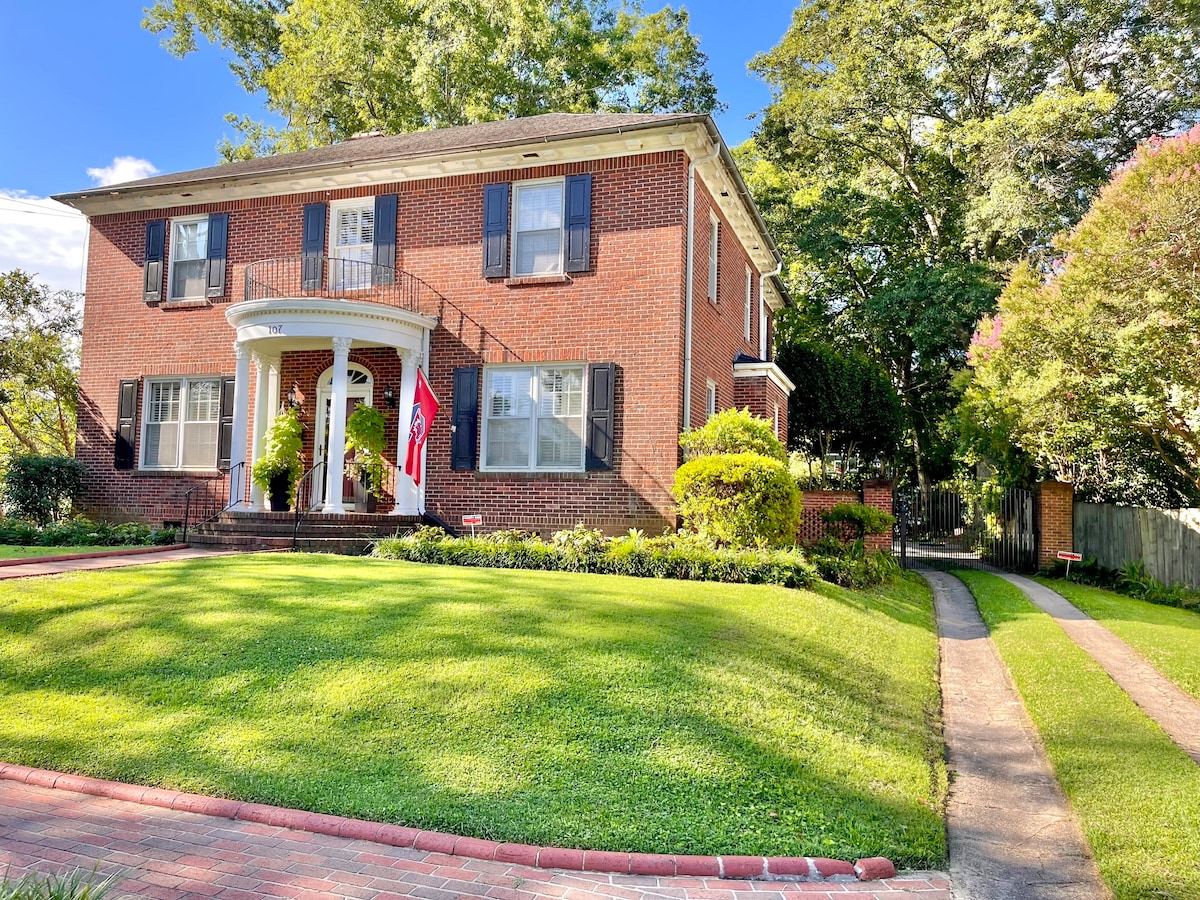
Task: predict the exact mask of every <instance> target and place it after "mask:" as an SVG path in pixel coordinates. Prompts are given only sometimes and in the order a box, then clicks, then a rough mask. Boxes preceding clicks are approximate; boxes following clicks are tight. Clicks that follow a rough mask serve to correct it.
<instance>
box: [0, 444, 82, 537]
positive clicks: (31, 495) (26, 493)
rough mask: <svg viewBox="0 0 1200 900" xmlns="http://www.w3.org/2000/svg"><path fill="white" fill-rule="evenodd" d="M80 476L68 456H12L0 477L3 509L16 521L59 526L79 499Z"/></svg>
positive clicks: (76, 463)
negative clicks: (24, 520)
mask: <svg viewBox="0 0 1200 900" xmlns="http://www.w3.org/2000/svg"><path fill="white" fill-rule="evenodd" d="M84 474H85V470H84V467H83V463H81V462H79V460H77V459H72V458H71V457H69V456H37V455H26V456H14V457H13V458H12V459H10V460H9V461H8V471H7V472H5V473H4V506H5V508H6V509H7V510H8V511H9V512H10V513H12V514H13V515H14V517H16V518H18V519H28V520H29V521H31V522H36V523H37V524H39V525H45V524H46V523H47V522H60V521H62V520H63V519H64V518H65V517H66V516H67V515H69V514H70V512H71V504H72V503H74V502H75V501H76V500H78V499H79V498H80V497H81V496H82V495H83V478H84Z"/></svg>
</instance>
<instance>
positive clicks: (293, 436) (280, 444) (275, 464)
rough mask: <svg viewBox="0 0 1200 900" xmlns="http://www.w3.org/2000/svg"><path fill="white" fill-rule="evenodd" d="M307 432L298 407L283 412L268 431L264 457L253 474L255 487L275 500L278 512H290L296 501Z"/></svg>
mask: <svg viewBox="0 0 1200 900" xmlns="http://www.w3.org/2000/svg"><path fill="white" fill-rule="evenodd" d="M303 430H304V426H303V425H302V424H301V422H300V410H299V409H298V408H297V407H294V406H293V407H290V408H288V409H285V410H282V411H281V412H280V413H279V415H277V416H276V417H275V421H273V422H272V423H271V427H270V428H268V429H267V433H266V435H265V436H264V438H263V453H262V456H260V457H259V458H258V461H257V462H256V463H255V464H254V468H253V470H252V471H251V477H252V478H253V479H254V483H255V484H257V485H258V486H259V487H260V488H262V489H263V490H264V491H266V492H267V496H268V497H270V498H271V509H272V511H274V512H283V511H284V510H286V509H288V507H290V506H291V505H292V501H293V500H294V499H295V495H296V481H297V480H298V479H299V478H300V474H301V473H302V472H303V464H302V462H301V459H300V447H301V433H302V432H303Z"/></svg>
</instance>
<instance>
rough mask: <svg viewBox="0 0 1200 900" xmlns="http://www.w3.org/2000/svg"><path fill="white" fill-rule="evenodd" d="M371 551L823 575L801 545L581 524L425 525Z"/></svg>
mask: <svg viewBox="0 0 1200 900" xmlns="http://www.w3.org/2000/svg"><path fill="white" fill-rule="evenodd" d="M372 555H373V556H376V557H379V558H381V559H404V560H409V561H411V562H426V563H440V564H443V565H452V566H487V567H491V568H499V569H550V570H557V571H568V572H595V573H600V574H606V575H632V576H634V577H638V578H678V579H683V580H687V581H724V582H733V583H740V584H778V585H782V586H784V587H804V586H805V585H808V584H811V583H812V582H813V581H815V580H816V577H817V576H816V570H815V569H814V568H813V566H812V565H811V564H810V563H809V562H808V561H807V560H806V558H805V556H804V554H803V553H802V552H801V551H800V550H797V549H795V548H792V549H787V550H749V549H734V548H728V547H715V546H713V545H712V544H711V543H709V542H708V541H706V540H705V539H703V538H701V537H699V536H697V535H691V534H668V535H663V536H662V537H652V538H648V537H645V536H644V535H643V534H642V533H641V532H638V531H631V532H630V533H629V534H628V535H625V536H622V537H617V538H607V537H605V536H604V535H603V534H602V533H601V532H599V531H597V530H595V529H589V528H585V527H584V526H582V525H580V526H577V527H576V528H574V529H572V530H570V531H560V532H558V534H556V535H555V536H554V537H553V538H552V539H551V540H549V541H547V540H544V539H542V538H540V537H538V536H537V535H533V534H526V533H524V532H519V531H498V532H494V533H492V534H484V535H479V536H477V537H458V538H455V537H451V536H450V535H448V534H447V533H446V532H445V531H443V530H442V529H440V528H431V527H422V528H418V529H417V530H416V531H414V532H413V533H412V534H407V535H400V536H396V537H391V538H384V539H382V540H380V541H378V542H377V543H376V544H375V547H374V549H373V550H372Z"/></svg>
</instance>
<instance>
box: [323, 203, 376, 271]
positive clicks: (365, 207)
mask: <svg viewBox="0 0 1200 900" xmlns="http://www.w3.org/2000/svg"><path fill="white" fill-rule="evenodd" d="M330 212H331V213H332V215H331V216H330V223H329V229H330V234H329V248H330V252H329V255H330V257H332V262H331V263H330V266H329V280H330V285H329V286H330V287H331V288H332V289H334V290H355V289H357V288H366V287H370V286H371V266H372V265H373V263H374V261H375V199H374V198H373V197H372V198H370V199H368V200H365V201H364V200H363V199H358V200H355V201H354V203H353V204H345V205H337V204H331V205H330Z"/></svg>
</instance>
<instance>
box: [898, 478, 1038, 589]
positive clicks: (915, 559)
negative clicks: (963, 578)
mask: <svg viewBox="0 0 1200 900" xmlns="http://www.w3.org/2000/svg"><path fill="white" fill-rule="evenodd" d="M892 511H893V513H894V514H895V516H896V525H895V529H894V530H893V533H892V549H893V552H894V553H895V554H896V557H897V558H898V559H899V560H900V564H901V565H903V566H904V567H905V568H906V569H911V568H913V567H914V566H918V565H925V566H931V567H933V568H936V569H955V568H986V567H994V568H997V569H1006V570H1008V571H1010V572H1032V571H1034V570H1035V569H1037V559H1038V534H1037V494H1036V493H1035V492H1034V491H1029V490H1024V489H1021V488H1011V489H1009V490H1007V491H1004V492H1003V493H1000V494H988V493H986V492H984V493H982V494H981V495H980V496H968V495H964V494H960V493H957V492H955V491H942V490H925V491H922V490H921V489H920V488H917V487H902V488H896V490H895V493H894V494H893V497H892Z"/></svg>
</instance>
